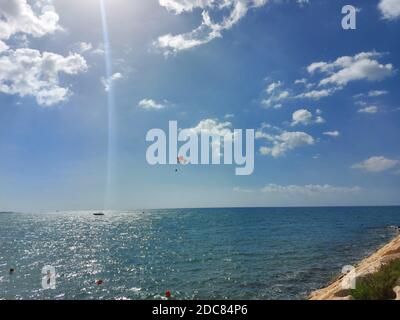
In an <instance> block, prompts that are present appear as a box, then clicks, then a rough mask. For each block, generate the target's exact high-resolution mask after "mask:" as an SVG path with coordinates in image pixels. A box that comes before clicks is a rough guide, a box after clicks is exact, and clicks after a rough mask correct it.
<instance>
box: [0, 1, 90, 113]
mask: <svg viewBox="0 0 400 320" xmlns="http://www.w3.org/2000/svg"><path fill="white" fill-rule="evenodd" d="M32 2H33V1H32ZM58 21H59V16H58V14H57V12H56V11H55V9H54V7H53V6H52V0H40V1H36V2H34V5H30V4H29V2H28V1H27V0H0V92H1V93H4V94H12V95H19V96H21V97H25V96H33V97H35V98H36V101H37V103H38V104H39V105H41V106H52V105H54V104H56V103H59V102H62V101H66V100H67V99H68V97H69V96H70V95H71V94H72V92H71V91H70V89H69V88H68V87H63V86H61V85H60V80H59V75H60V74H63V73H64V74H68V75H76V74H78V73H82V72H86V71H87V69H88V67H87V63H86V60H85V59H84V58H83V57H82V56H81V55H79V54H75V53H70V54H69V55H68V56H62V55H60V54H55V53H51V52H40V51H38V50H35V49H29V48H19V49H10V47H9V45H8V44H7V42H8V41H9V40H11V39H12V40H15V41H16V42H17V43H19V44H20V45H21V43H22V45H23V46H25V47H26V46H27V45H28V44H29V40H28V36H30V37H35V38H39V37H43V36H45V35H48V34H52V33H54V32H56V31H57V30H62V27H61V26H60V25H59V23H58ZM14 44H15V42H14Z"/></svg>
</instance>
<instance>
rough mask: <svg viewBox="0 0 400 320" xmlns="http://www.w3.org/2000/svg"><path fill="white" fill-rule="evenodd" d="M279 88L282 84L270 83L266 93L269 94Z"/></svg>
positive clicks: (279, 82)
mask: <svg viewBox="0 0 400 320" xmlns="http://www.w3.org/2000/svg"><path fill="white" fill-rule="evenodd" d="M280 86H282V82H281V81H278V82H272V83H271V84H270V85H269V86H268V87H267V92H268V93H269V94H271V93H273V92H274V91H275V90H276V89H278V88H279V87H280Z"/></svg>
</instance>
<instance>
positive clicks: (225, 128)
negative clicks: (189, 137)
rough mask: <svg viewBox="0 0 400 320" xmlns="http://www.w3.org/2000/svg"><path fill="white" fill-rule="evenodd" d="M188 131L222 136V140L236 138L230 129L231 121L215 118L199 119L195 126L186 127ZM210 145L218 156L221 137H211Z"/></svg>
mask: <svg viewBox="0 0 400 320" xmlns="http://www.w3.org/2000/svg"><path fill="white" fill-rule="evenodd" d="M186 130H188V131H191V132H193V133H194V134H197V135H200V134H206V135H209V136H216V137H223V138H224V141H226V142H229V141H234V140H235V139H236V135H235V134H234V132H233V130H232V123H231V122H229V121H225V122H220V121H218V120H217V119H204V120H201V121H200V122H199V123H198V124H197V125H196V126H195V127H192V128H188V129H186ZM211 147H212V151H213V154H215V155H217V156H218V157H220V156H221V155H222V154H221V149H222V147H223V143H222V142H221V139H216V140H214V139H212V142H211Z"/></svg>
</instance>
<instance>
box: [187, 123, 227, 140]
mask: <svg viewBox="0 0 400 320" xmlns="http://www.w3.org/2000/svg"><path fill="white" fill-rule="evenodd" d="M231 128H232V123H231V122H228V121H226V122H219V121H218V120H217V119H204V120H201V121H200V122H199V123H198V124H197V126H195V127H193V128H190V129H189V130H192V131H193V132H195V133H197V134H200V133H202V132H203V133H206V134H210V135H217V136H225V135H228V136H229V135H231V134H232V130H231Z"/></svg>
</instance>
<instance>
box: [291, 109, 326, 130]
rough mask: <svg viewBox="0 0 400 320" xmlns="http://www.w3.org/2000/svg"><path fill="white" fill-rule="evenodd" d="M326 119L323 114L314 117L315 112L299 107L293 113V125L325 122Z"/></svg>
mask: <svg viewBox="0 0 400 320" xmlns="http://www.w3.org/2000/svg"><path fill="white" fill-rule="evenodd" d="M324 122H325V119H324V118H322V117H321V116H317V117H315V118H314V116H313V114H312V113H311V112H310V111H308V110H307V109H299V110H297V111H295V112H294V113H293V115H292V124H291V125H292V126H296V125H299V124H301V125H305V126H307V125H310V124H314V123H324Z"/></svg>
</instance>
